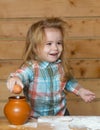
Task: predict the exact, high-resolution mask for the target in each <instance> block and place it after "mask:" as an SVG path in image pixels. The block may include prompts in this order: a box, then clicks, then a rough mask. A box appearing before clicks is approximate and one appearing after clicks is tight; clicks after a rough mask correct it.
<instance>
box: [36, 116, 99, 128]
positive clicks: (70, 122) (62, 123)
mask: <svg viewBox="0 0 100 130" xmlns="http://www.w3.org/2000/svg"><path fill="white" fill-rule="evenodd" d="M38 122H45V123H46V122H47V123H50V125H51V126H52V127H54V130H71V129H72V130H74V128H77V129H81V128H85V129H86V130H100V117H99V116H98V117H97V116H89V117H87V116H86V117H82V116H75V117H74V116H71V117H70V116H69V117H54V118H53V117H52V118H46V117H43V118H40V119H38Z"/></svg>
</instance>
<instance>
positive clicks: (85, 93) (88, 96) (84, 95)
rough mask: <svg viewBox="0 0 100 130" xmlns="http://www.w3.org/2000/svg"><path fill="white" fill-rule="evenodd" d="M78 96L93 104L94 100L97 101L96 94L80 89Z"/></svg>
mask: <svg viewBox="0 0 100 130" xmlns="http://www.w3.org/2000/svg"><path fill="white" fill-rule="evenodd" d="M78 95H79V96H80V97H81V98H82V99H83V100H84V101H85V102H91V101H92V100H93V99H95V93H93V92H91V91H89V90H87V89H85V88H80V89H79V92H78Z"/></svg>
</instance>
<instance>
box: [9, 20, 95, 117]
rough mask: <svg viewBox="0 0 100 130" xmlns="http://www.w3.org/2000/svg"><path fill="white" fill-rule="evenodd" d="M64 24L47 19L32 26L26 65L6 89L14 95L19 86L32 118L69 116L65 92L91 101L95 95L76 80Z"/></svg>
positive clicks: (12, 75) (11, 78)
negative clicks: (25, 98) (15, 87)
mask: <svg viewBox="0 0 100 130" xmlns="http://www.w3.org/2000/svg"><path fill="white" fill-rule="evenodd" d="M65 25H66V24H65V22H64V21H63V20H61V19H60V18H46V19H44V20H40V21H38V22H36V23H35V24H33V25H32V26H31V27H30V28H29V31H28V33H27V37H26V48H25V53H24V62H23V65H22V67H20V69H18V70H17V71H16V72H15V73H11V74H10V76H9V78H8V81H7V87H8V89H9V90H10V91H11V92H13V89H14V85H15V84H18V85H20V87H21V88H22V89H23V90H24V93H25V95H26V97H27V99H28V101H29V103H30V105H31V108H32V112H31V116H33V117H38V116H50V115H51V116H53V115H61V116H62V115H69V112H68V110H67V108H66V95H65V91H64V90H67V91H70V92H72V93H74V94H76V95H79V96H80V97H81V98H82V99H83V100H84V101H85V102H91V101H92V100H93V99H94V98H95V94H94V93H93V92H91V91H89V90H87V89H85V88H83V87H81V86H80V85H79V83H78V82H77V81H76V80H75V79H74V78H73V76H72V75H71V72H70V68H69V66H68V63H67V62H68V61H67V59H66V53H65V52H66V50H65V44H67V41H66V31H65Z"/></svg>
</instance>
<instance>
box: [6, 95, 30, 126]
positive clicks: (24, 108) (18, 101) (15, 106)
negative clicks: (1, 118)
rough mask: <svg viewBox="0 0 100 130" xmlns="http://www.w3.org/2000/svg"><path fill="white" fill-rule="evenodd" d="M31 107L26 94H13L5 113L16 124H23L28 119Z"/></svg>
mask: <svg viewBox="0 0 100 130" xmlns="http://www.w3.org/2000/svg"><path fill="white" fill-rule="evenodd" d="M30 112H31V108H30V106H29V104H28V103H27V101H26V98H25V97H24V96H11V97H9V100H8V102H7V104H6V105H5V107H4V114H5V116H6V118H7V119H8V121H9V122H10V123H11V124H14V125H22V124H24V123H25V122H27V121H28V118H29V116H30Z"/></svg>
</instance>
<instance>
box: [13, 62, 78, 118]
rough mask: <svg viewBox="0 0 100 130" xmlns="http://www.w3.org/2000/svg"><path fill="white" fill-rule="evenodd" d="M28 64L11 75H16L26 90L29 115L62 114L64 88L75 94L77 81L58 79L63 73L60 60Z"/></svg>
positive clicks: (64, 107) (63, 108)
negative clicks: (29, 109) (30, 109)
mask: <svg viewBox="0 0 100 130" xmlns="http://www.w3.org/2000/svg"><path fill="white" fill-rule="evenodd" d="M28 64H29V65H28V66H23V67H22V68H21V69H18V70H17V71H16V72H15V73H12V74H11V76H18V77H19V78H20V79H21V81H22V82H23V84H24V89H26V90H28V91H26V90H25V95H27V98H28V99H29V102H30V105H31V108H32V112H31V115H32V116H33V117H38V116H49V115H64V113H65V110H66V95H65V93H64V89H66V90H68V91H71V92H73V93H75V94H77V92H78V90H77V86H78V83H77V81H75V80H70V81H68V82H67V83H66V82H62V81H61V80H60V78H61V76H62V75H63V69H62V66H61V61H60V60H58V61H57V62H56V63H48V62H41V63H40V64H37V63H35V64H32V62H30V63H28ZM27 88H28V89H27Z"/></svg>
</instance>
